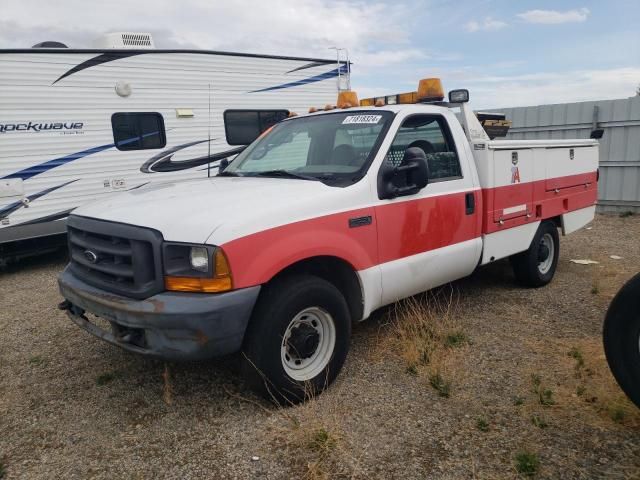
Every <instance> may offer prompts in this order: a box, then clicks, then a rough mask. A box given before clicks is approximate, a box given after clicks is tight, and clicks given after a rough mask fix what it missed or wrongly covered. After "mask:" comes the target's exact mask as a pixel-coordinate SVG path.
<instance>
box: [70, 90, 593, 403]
mask: <svg viewBox="0 0 640 480" xmlns="http://www.w3.org/2000/svg"><path fill="white" fill-rule="evenodd" d="M443 99H444V93H443V91H442V86H441V84H440V82H439V80H438V79H425V80H422V81H421V82H420V85H419V88H418V91H417V92H413V93H412V94H410V95H407V94H403V95H396V96H394V97H386V99H385V98H383V99H377V100H376V101H375V102H374V101H373V100H368V101H365V100H363V101H362V102H358V100H357V95H356V94H355V92H351V91H346V92H342V93H341V94H340V96H339V98H338V105H337V108H336V107H335V106H327V107H324V108H321V109H320V111H315V109H310V113H309V114H306V115H300V116H291V117H290V118H288V119H285V120H283V121H281V122H280V123H278V124H276V125H275V126H273V127H272V128H271V129H270V130H268V131H266V132H265V133H264V134H263V135H262V136H261V137H260V138H258V139H257V140H256V141H255V142H253V143H252V144H251V145H249V146H248V147H247V148H246V149H245V150H244V151H243V152H242V153H240V154H238V155H237V157H235V158H234V159H233V160H232V161H231V162H226V161H225V162H222V165H221V166H220V172H219V174H218V175H217V176H214V177H211V178H207V179H202V180H194V181H185V182H182V183H167V184H162V185H153V186H149V187H148V188H140V189H137V190H132V191H129V192H126V193H122V194H120V195H119V196H116V197H110V198H109V199H107V200H104V201H100V202H97V203H94V204H91V205H87V206H83V207H80V208H78V209H77V210H75V211H74V212H73V214H72V215H71V216H70V217H69V219H68V238H69V248H70V263H69V265H68V266H67V267H66V269H65V270H64V271H63V272H62V273H61V274H60V277H59V286H60V291H61V293H62V296H63V297H64V298H65V301H64V302H63V303H62V304H61V308H63V309H65V310H66V311H67V313H68V315H69V317H70V318H71V319H72V320H73V321H74V322H75V323H77V324H78V325H79V326H81V327H82V328H84V329H85V330H88V331H89V332H90V333H92V334H94V335H96V336H98V337H100V338H102V339H103V340H106V341H108V342H110V343H112V344H114V345H118V346H120V347H122V348H124V349H126V350H129V351H131V352H137V353H140V354H144V355H151V356H155V357H160V358H165V359H180V360H183V359H204V358H209V357H213V356H217V355H224V354H230V353H232V352H239V351H240V352H242V355H241V361H242V362H243V365H244V367H243V369H244V373H245V375H246V378H247V380H248V382H249V383H250V384H252V385H254V386H255V387H256V388H257V389H258V390H259V391H260V392H262V393H264V394H265V395H267V396H270V397H272V398H278V399H286V400H288V401H292V402H295V401H300V400H302V399H303V398H304V393H305V392H308V391H310V389H312V390H315V391H316V392H318V391H321V390H322V389H324V388H325V387H326V386H327V385H329V384H330V383H331V382H332V380H333V379H334V378H335V377H336V375H337V374H338V373H339V371H340V369H341V367H342V365H343V363H344V361H345V358H346V356H347V351H348V349H349V341H350V339H349V337H350V334H351V326H352V323H353V322H358V321H361V320H363V319H366V318H367V317H369V315H370V314H371V312H372V311H374V310H376V309H378V308H380V307H382V306H384V305H388V304H391V303H393V302H396V301H398V300H400V299H402V298H405V297H409V296H412V295H415V294H417V293H419V292H423V291H426V290H429V289H431V288H434V287H436V286H438V285H442V284H445V283H448V282H451V281H453V280H456V279H459V278H461V277H464V276H467V275H469V274H471V273H472V272H473V271H474V270H475V269H476V268H477V267H478V266H480V265H485V264H488V263H491V262H494V261H496V260H499V259H503V258H507V257H510V259H511V262H512V265H513V269H514V272H515V276H516V278H517V280H519V281H520V282H521V283H522V284H524V285H527V286H530V287H540V286H543V285H545V284H547V283H548V282H549V281H551V279H552V277H553V275H554V272H555V270H556V265H557V262H558V253H559V248H560V245H559V234H558V231H559V230H560V231H561V232H562V233H563V234H568V233H570V232H573V231H575V230H577V229H579V228H581V227H583V226H584V225H586V224H587V223H589V222H590V221H591V220H592V219H593V217H594V212H595V202H596V196H597V179H598V143H597V141H596V140H592V139H585V140H536V141H524V140H491V139H490V138H489V136H488V135H487V133H486V131H485V129H484V128H483V126H482V125H481V123H480V122H479V120H478V118H477V116H476V115H475V114H474V112H473V111H472V110H471V109H470V108H469V104H468V103H467V102H468V99H469V93H468V91H467V90H454V91H451V92H450V93H449V101H448V102H446V101H443ZM456 109H459V113H458V117H457V116H456V113H454V110H456ZM87 314H93V315H96V316H99V317H102V318H103V319H106V320H107V321H108V322H109V323H110V325H111V328H110V329H109V330H105V329H103V328H101V327H99V326H98V324H97V322H95V321H92V319H91V317H89V316H87Z"/></svg>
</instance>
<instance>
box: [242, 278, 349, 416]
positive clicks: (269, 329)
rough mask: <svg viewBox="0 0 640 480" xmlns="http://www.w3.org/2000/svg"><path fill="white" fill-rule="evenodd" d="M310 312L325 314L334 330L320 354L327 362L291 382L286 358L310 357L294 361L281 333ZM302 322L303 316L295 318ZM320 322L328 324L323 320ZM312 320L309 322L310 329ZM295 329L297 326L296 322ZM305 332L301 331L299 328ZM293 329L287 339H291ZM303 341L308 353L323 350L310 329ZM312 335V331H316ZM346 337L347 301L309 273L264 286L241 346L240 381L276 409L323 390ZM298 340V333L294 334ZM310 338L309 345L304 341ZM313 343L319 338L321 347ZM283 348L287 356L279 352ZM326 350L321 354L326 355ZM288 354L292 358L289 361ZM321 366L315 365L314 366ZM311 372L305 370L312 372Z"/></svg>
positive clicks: (336, 370) (344, 348) (336, 365)
mask: <svg viewBox="0 0 640 480" xmlns="http://www.w3.org/2000/svg"><path fill="white" fill-rule="evenodd" d="M309 309H311V311H313V309H316V313H318V314H319V315H321V316H322V315H324V314H328V315H329V316H330V319H331V320H332V322H333V325H334V327H335V330H334V331H335V335H334V338H335V344H334V346H333V349H332V351H331V352H330V353H329V354H326V355H322V356H323V357H324V358H325V361H326V359H327V358H330V359H329V360H328V363H327V364H326V366H325V367H324V368H322V369H321V371H318V373H317V374H316V375H315V376H314V377H313V378H308V379H304V380H300V379H296V378H293V377H292V376H291V375H290V374H289V373H287V370H286V368H285V363H286V360H285V357H286V359H289V362H288V365H289V366H291V365H292V364H293V363H292V362H296V361H301V362H302V361H305V360H308V359H309V358H314V356H313V354H311V355H308V356H307V357H304V354H303V355H300V356H299V357H304V360H299V357H298V358H295V357H296V353H297V349H295V348H293V347H292V346H291V344H290V343H289V342H287V344H286V345H284V344H283V339H284V335H285V332H287V329H288V327H289V326H290V323H291V322H293V320H294V318H296V316H298V315H299V314H300V313H301V312H304V311H309ZM300 318H302V319H303V321H305V322H306V321H307V320H308V317H304V316H303V317H300ZM311 318H314V317H313V316H312V317H311ZM323 318H324V320H323V321H324V322H327V321H328V320H327V319H326V317H323ZM312 323H313V320H311V321H309V325H311V324H312ZM295 325H298V326H300V323H295ZM304 328H306V327H304ZM298 330H300V329H299V328H293V329H291V330H290V335H291V336H290V338H293V337H294V333H292V332H294V331H296V332H297V331H298ZM303 333H307V334H306V335H305V336H304V337H303V340H302V342H303V344H302V346H301V349H300V350H302V349H303V348H307V349H308V350H307V351H316V350H317V351H320V350H321V349H322V347H321V346H322V342H323V341H322V340H318V339H322V338H325V337H327V336H326V335H325V336H324V337H323V335H322V334H320V335H318V336H317V337H314V335H315V334H314V333H313V331H312V333H311V334H308V332H303ZM316 333H317V332H316ZM350 337H351V316H350V314H349V308H348V306H347V302H346V300H345V299H344V297H343V296H342V294H341V293H340V291H339V290H338V289H337V288H336V287H335V286H333V285H332V284H331V283H329V282H327V281H326V280H323V279H321V278H318V277H315V276H311V275H292V276H288V277H285V278H282V279H279V280H276V281H274V282H273V283H271V284H268V285H266V286H265V287H264V290H263V291H262V292H261V294H260V298H259V300H258V304H257V305H256V308H255V310H254V312H253V315H252V318H251V322H250V324H249V328H248V330H247V333H246V335H245V341H244V345H243V352H242V357H243V365H242V373H243V376H244V378H245V381H246V382H247V383H248V384H249V386H250V387H252V388H253V389H254V390H255V391H256V392H257V393H259V394H261V395H262V396H264V397H265V398H267V399H269V400H271V401H273V402H275V403H276V404H279V405H283V406H285V405H288V404H294V403H299V402H302V401H304V400H306V399H307V398H308V397H310V396H312V395H316V394H318V393H320V392H322V391H323V390H324V389H325V388H326V387H328V386H329V385H330V384H331V382H333V380H334V379H335V378H336V376H337V375H338V373H339V372H340V369H341V368H342V365H343V364H344V361H345V359H346V357H347V352H348V351H349V343H350ZM298 338H300V335H298ZM309 339H311V341H310V343H309V344H307V343H304V342H307V341H308V340H309ZM313 340H318V341H319V342H320V344H319V345H320V346H319V347H317V348H316V350H313V346H312V345H313ZM282 348H285V351H286V352H287V353H283V352H282ZM329 350H330V349H329V347H327V350H325V351H326V352H329ZM288 353H290V354H291V355H292V356H293V357H294V358H293V359H292V358H291V357H289V355H288ZM320 366H321V363H320V364H319V365H318V368H319V367H320ZM312 373H313V371H311V372H310V374H312Z"/></svg>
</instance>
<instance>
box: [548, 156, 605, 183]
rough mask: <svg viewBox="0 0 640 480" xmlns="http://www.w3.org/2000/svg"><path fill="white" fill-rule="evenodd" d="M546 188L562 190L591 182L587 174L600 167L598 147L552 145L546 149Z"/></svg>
mask: <svg viewBox="0 0 640 480" xmlns="http://www.w3.org/2000/svg"><path fill="white" fill-rule="evenodd" d="M545 164H546V180H545V190H546V191H547V192H549V191H552V190H560V191H561V190H562V189H564V188H571V187H576V186H582V185H584V184H585V183H588V182H589V179H588V178H586V176H585V174H588V173H592V172H595V171H596V169H597V168H598V148H597V146H588V147H582V146H580V147H551V148H546V149H545Z"/></svg>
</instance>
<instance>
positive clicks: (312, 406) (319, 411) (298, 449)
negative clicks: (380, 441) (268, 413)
mask: <svg viewBox="0 0 640 480" xmlns="http://www.w3.org/2000/svg"><path fill="white" fill-rule="evenodd" d="M305 397H306V399H307V400H306V402H305V403H304V404H301V405H295V406H290V405H281V406H277V407H275V408H274V410H273V413H274V415H273V417H272V422H273V426H272V433H273V438H272V444H273V446H275V447H276V448H277V449H278V450H279V451H280V452H281V453H282V455H283V457H284V459H285V462H286V464H287V466H288V469H289V470H290V475H291V478H300V479H305V480H326V479H333V478H349V479H354V478H363V474H362V473H361V469H360V467H359V465H360V463H361V462H360V458H358V457H357V452H358V450H359V449H358V448H355V446H354V445H353V444H352V442H351V441H350V438H349V435H348V433H347V432H346V431H345V430H344V429H343V428H342V419H343V418H345V417H346V416H347V415H349V414H350V411H349V406H348V405H345V404H344V403H343V402H342V401H341V394H340V386H339V385H334V386H333V387H332V389H331V390H330V391H328V392H326V393H323V394H322V395H318V394H316V392H314V391H313V390H312V389H309V390H307V391H306V392H305ZM364 450H366V446H365V447H364V449H360V451H364Z"/></svg>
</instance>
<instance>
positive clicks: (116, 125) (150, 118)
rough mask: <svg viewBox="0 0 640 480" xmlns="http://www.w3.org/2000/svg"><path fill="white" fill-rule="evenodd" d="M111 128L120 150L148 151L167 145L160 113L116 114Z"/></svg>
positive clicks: (114, 140)
mask: <svg viewBox="0 0 640 480" xmlns="http://www.w3.org/2000/svg"><path fill="white" fill-rule="evenodd" d="M111 126H112V127H113V142H114V143H115V144H116V147H117V148H118V150H147V149H150V148H162V147H164V146H165V145H166V144H167V138H166V135H165V131H164V120H163V119H162V115H160V114H159V113H114V114H113V115H112V116H111Z"/></svg>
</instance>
